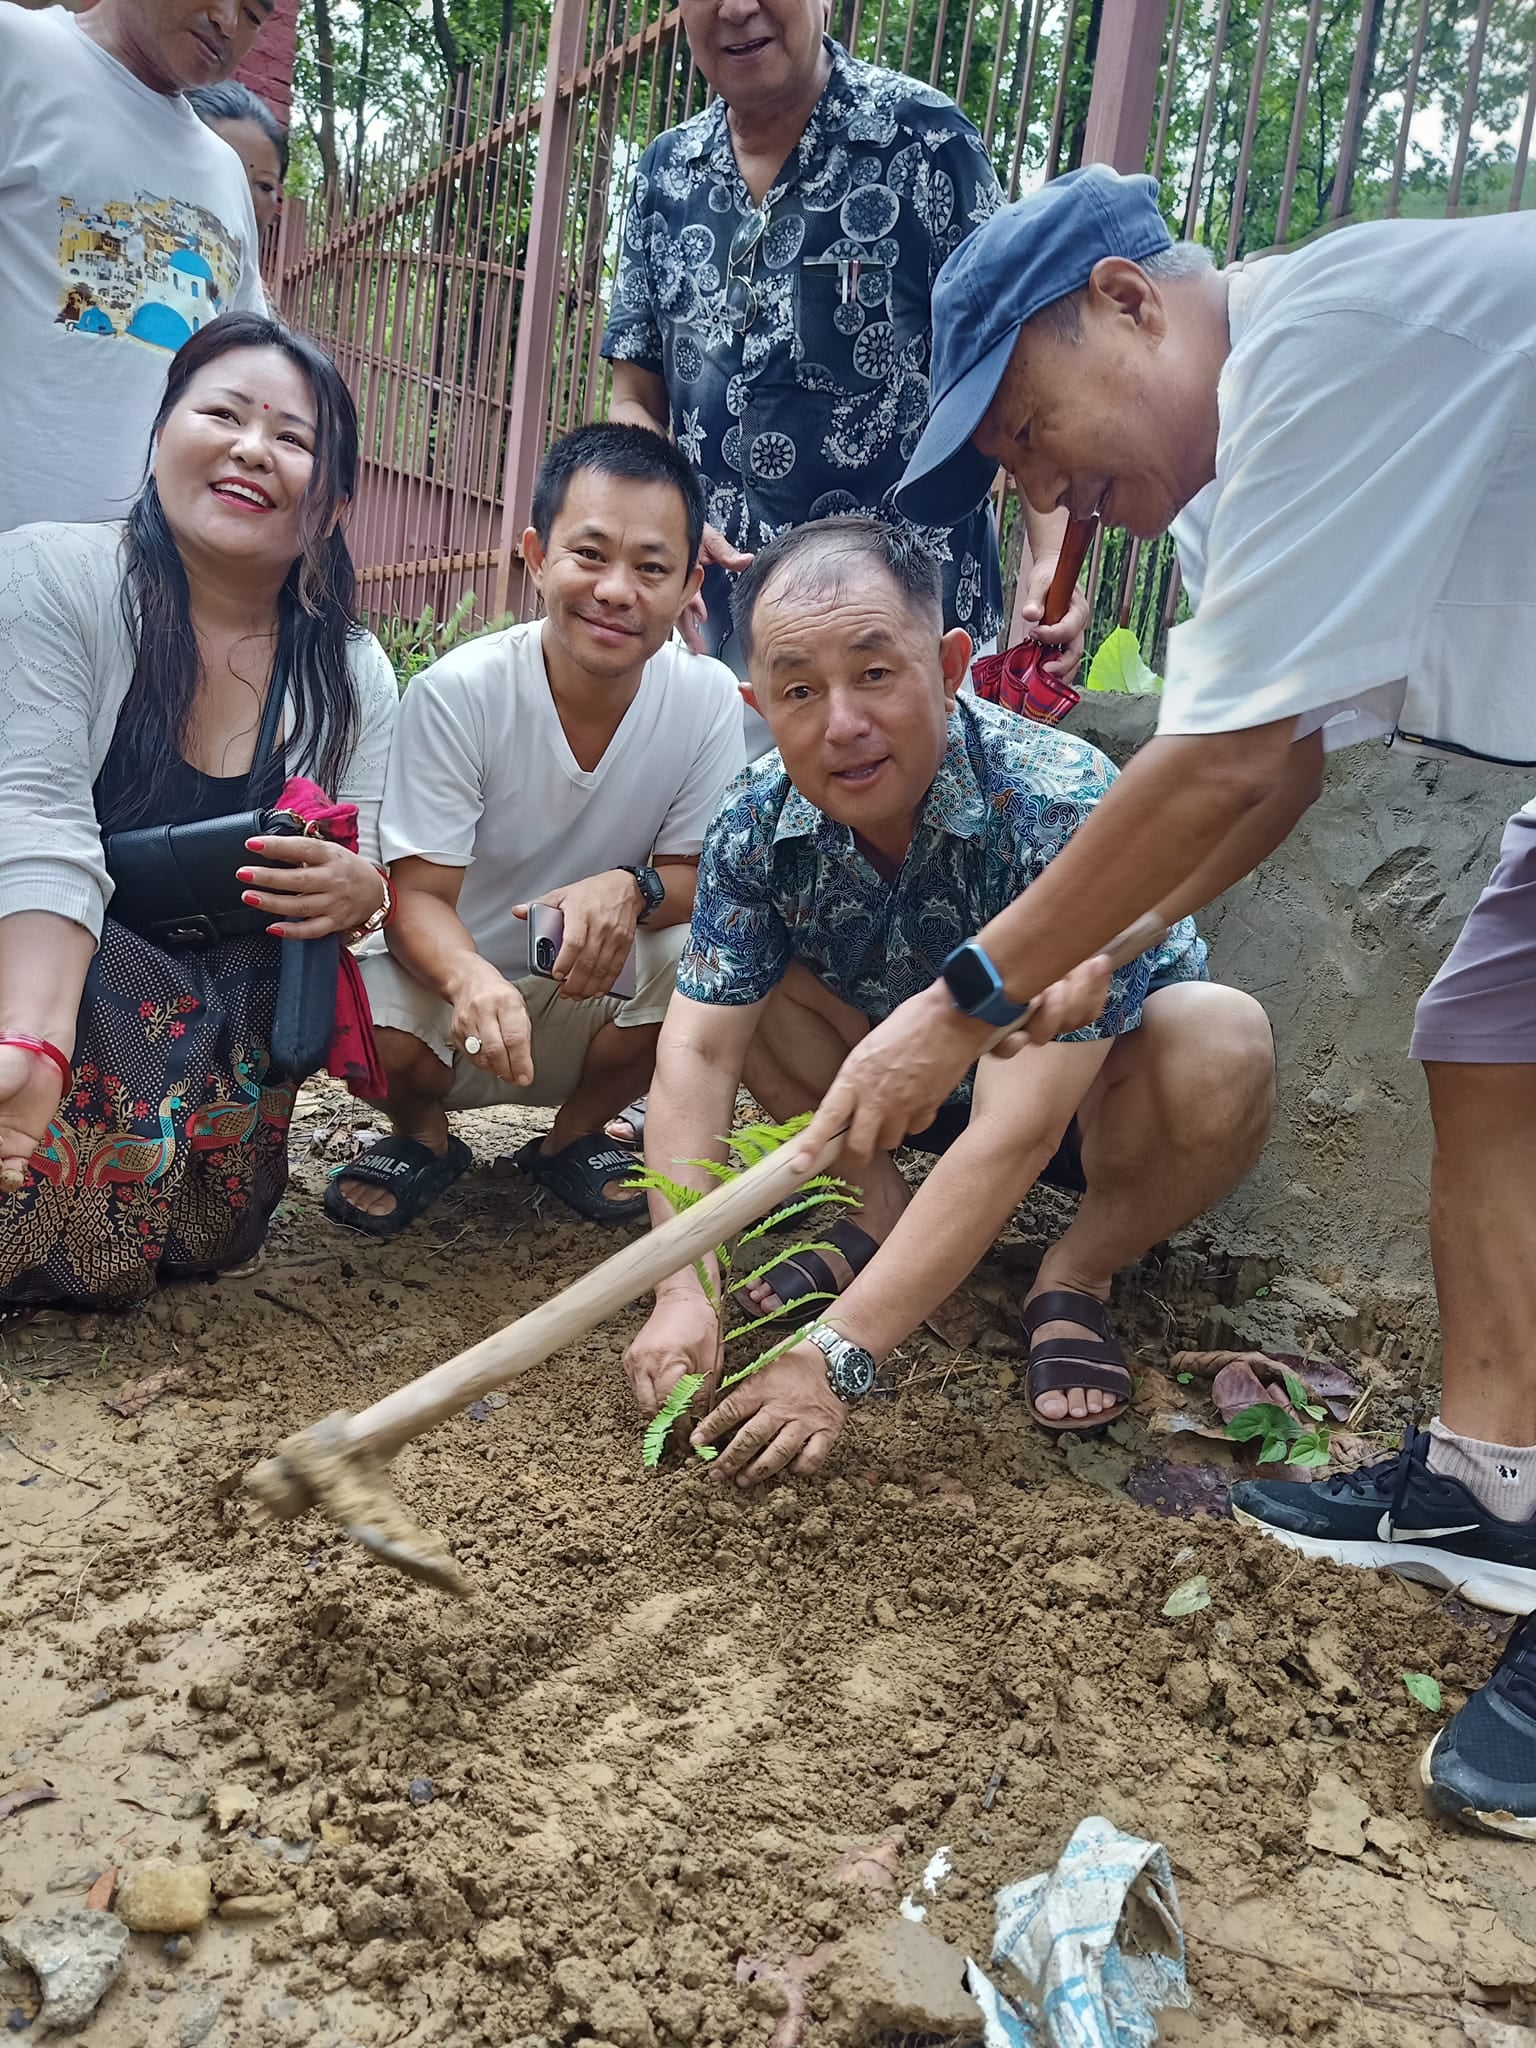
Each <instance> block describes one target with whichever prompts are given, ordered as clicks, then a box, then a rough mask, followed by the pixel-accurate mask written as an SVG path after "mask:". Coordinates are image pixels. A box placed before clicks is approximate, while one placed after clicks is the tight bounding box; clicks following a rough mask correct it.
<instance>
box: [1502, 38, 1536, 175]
mask: <svg viewBox="0 0 1536 2048" xmlns="http://www.w3.org/2000/svg"><path fill="white" fill-rule="evenodd" d="M1533 118H1536V41H1533V43H1532V46H1531V75H1530V78H1529V80H1528V81H1527V83H1526V88H1525V118H1524V119H1523V120H1522V121H1521V123H1520V146H1519V148H1518V149H1517V150H1516V151H1515V167H1514V171H1513V174H1512V175H1511V178H1510V181H1509V210H1510V212H1511V213H1514V212H1515V211H1516V210H1517V209H1518V207H1519V205H1520V195H1521V193H1522V192H1523V191H1524V189H1525V168H1526V165H1527V164H1528V163H1529V162H1530V160H1531V123H1532V120H1533Z"/></svg>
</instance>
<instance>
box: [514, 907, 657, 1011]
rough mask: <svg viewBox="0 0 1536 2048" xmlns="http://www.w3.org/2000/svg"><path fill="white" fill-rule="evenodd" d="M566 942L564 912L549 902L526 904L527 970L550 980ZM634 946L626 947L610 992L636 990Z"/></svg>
mask: <svg viewBox="0 0 1536 2048" xmlns="http://www.w3.org/2000/svg"><path fill="white" fill-rule="evenodd" d="M564 943H565V915H564V913H563V912H562V911H559V910H556V909H555V908H554V907H553V905H552V904H548V903H530V904H529V906H528V972H529V973H530V974H542V975H544V976H545V977H546V978H547V979H549V980H553V979H554V973H555V962H556V961H557V960H558V959H559V958H560V948H561V947H562V946H563V945H564ZM635 987H636V980H635V949H634V947H633V946H631V947H630V949H629V954H628V956H627V958H626V959H625V961H624V965H623V966H622V967H621V968H620V969H619V971H618V974H617V976H616V977H615V980H614V984H613V987H612V988H611V989H610V990H609V994H610V995H615V996H623V997H624V998H625V999H626V1000H628V998H629V997H631V996H632V995H633V994H634V993H635Z"/></svg>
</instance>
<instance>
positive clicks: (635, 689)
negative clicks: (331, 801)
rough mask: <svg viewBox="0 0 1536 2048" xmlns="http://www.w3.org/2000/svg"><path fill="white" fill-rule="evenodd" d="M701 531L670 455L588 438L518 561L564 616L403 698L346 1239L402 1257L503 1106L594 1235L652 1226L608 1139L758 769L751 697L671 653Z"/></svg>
mask: <svg viewBox="0 0 1536 2048" xmlns="http://www.w3.org/2000/svg"><path fill="white" fill-rule="evenodd" d="M703 530H704V492H703V487H702V485H701V484H700V482H699V480H698V477H697V474H696V473H695V471H694V469H693V466H692V465H691V463H689V461H688V460H687V458H686V457H685V456H684V455H682V454H681V453H679V451H678V450H677V449H676V448H674V447H673V446H672V445H671V444H670V443H669V442H666V441H663V440H662V439H661V438H660V437H659V436H658V435H656V434H653V433H650V432H649V431H648V430H646V429H645V428H643V427H632V426H620V425H614V424H611V423H609V424H598V425H594V426H586V427H579V428H578V429H577V430H576V431H575V432H574V433H573V434H569V435H567V436H566V438H565V439H564V440H562V441H558V442H556V444H555V445H554V447H553V448H551V450H550V451H549V453H548V455H547V456H546V457H545V458H544V463H543V467H542V468H541V470H540V472H539V476H538V480H537V483H536V484H535V487H534V494H533V524H532V526H531V527H530V528H529V530H528V532H527V533H525V534H524V536H523V552H524V558H525V560H526V561H527V562H528V564H529V566H530V568H531V569H532V571H533V573H534V577H535V580H536V581H537V583H538V586H539V589H540V592H541V594H542V596H543V599H544V605H545V610H546V614H547V615H546V617H545V618H544V619H542V620H533V621H531V622H530V623H529V624H527V625H521V626H512V627H510V628H508V629H507V630H506V631H504V632H497V633H487V634H485V635H483V636H482V637H481V638H480V639H477V640H473V641H470V642H469V643H468V644H467V645H466V646H464V647H460V648H457V649H455V650H454V652H453V653H451V654H449V655H445V656H444V658H443V659H442V660H441V661H439V662H437V663H436V664H434V666H433V667H432V668H430V669H428V670H427V671H426V672H425V673H424V674H423V675H421V676H418V677H417V679H416V680H415V682H413V683H412V684H411V686H410V688H409V689H408V690H407V691H406V693H405V699H404V702H403V703H402V705H401V710H400V723H399V726H398V728H397V733H396V742H395V746H394V748H393V751H392V753H391V756H390V766H389V775H388V778H387V781H386V785H385V792H384V804H383V809H382V812H381V815H380V820H379V833H380V840H381V844H382V847H383V851H384V855H385V858H386V859H387V860H388V861H389V862H390V863H391V875H392V879H393V882H394V886H395V895H396V902H397V905H398V909H397V912H396V915H395V919H394V922H393V923H392V925H391V926H390V929H389V933H388V943H389V950H388V952H387V953H381V952H375V953H373V954H371V955H369V956H368V957H365V958H364V961H363V974H364V977H365V979H366V981H367V985H368V997H369V1002H370V1004H371V1006H372V1010H373V1018H374V1025H375V1028H376V1032H377V1040H378V1048H379V1054H380V1059H381V1061H382V1064H383V1066H384V1070H385V1073H386V1074H387V1076H388V1078H389V1094H388V1098H387V1100H386V1103H385V1107H386V1108H387V1110H388V1112H389V1117H390V1121H391V1123H392V1125H393V1135H392V1136H390V1137H388V1138H386V1139H384V1140H382V1141H381V1142H380V1143H379V1144H377V1145H375V1146H373V1147H372V1148H371V1149H370V1150H369V1151H367V1152H365V1153H364V1154H363V1155H362V1157H361V1158H360V1159H358V1160H356V1161H355V1162H353V1163H352V1164H351V1165H349V1166H346V1167H344V1168H342V1169H341V1170H340V1171H339V1172H338V1173H337V1174H336V1175H335V1176H334V1177H333V1179H332V1182H331V1185H330V1188H329V1189H328V1190H327V1195H326V1210H327V1213H328V1214H329V1215H330V1216H331V1217H332V1218H333V1219H334V1220H335V1221H337V1222H341V1223H346V1224H348V1225H350V1226H351V1227H352V1228H354V1229H357V1230H363V1231H366V1232H368V1233H369V1234H371V1235H373V1236H376V1237H393V1236H395V1235H396V1233H397V1232H399V1231H400V1230H403V1229H404V1228H405V1227H406V1225H407V1224H409V1223H410V1222H411V1221H412V1220H413V1219H414V1218H415V1217H417V1216H419V1215H420V1214H421V1213H422V1211H423V1210H424V1209H426V1208H427V1207H428V1206H429V1205H430V1204H431V1203H432V1202H433V1201H435V1200H436V1198H437V1197H438V1196H439V1195H440V1194H441V1193H442V1192H443V1190H444V1189H445V1188H446V1187H448V1186H449V1185H451V1183H452V1182H453V1181H454V1180H456V1179H457V1178H458V1176H459V1175H460V1174H461V1173H463V1172H464V1171H465V1169H466V1168H467V1167H468V1166H469V1165H470V1163H471V1159H470V1152H469V1148H468V1146H467V1145H466V1144H465V1143H464V1142H463V1140H462V1139H460V1138H458V1137H456V1136H455V1135H453V1133H452V1131H451V1129H450V1126H449V1121H448V1113H449V1112H450V1111H452V1110H455V1109H480V1108H485V1107H487V1106H489V1105H491V1104H494V1103H520V1104H525V1105H531V1106H534V1107H542V1108H551V1109H555V1110H556V1111H557V1115H556V1117H555V1120H554V1123H553V1125H552V1126H551V1128H550V1130H549V1132H548V1134H547V1135H546V1136H545V1137H544V1138H543V1139H538V1138H535V1139H533V1140H532V1141H531V1142H530V1143H529V1144H527V1145H525V1146H524V1147H523V1149H522V1150H521V1151H520V1152H519V1153H518V1154H517V1160H518V1163H519V1165H521V1166H522V1168H523V1169H524V1171H525V1172H527V1173H529V1174H531V1175H532V1177H533V1178H534V1179H535V1180H537V1181H539V1182H540V1183H542V1184H543V1185H544V1186H546V1187H549V1188H550V1189H552V1190H553V1191H554V1192H555V1193H556V1194H558V1195H559V1196H560V1197H561V1198H562V1199H563V1200H564V1201H566V1202H568V1203H569V1204H570V1205H571V1206H572V1207H573V1208H575V1209H576V1210H577V1211H578V1212H579V1213H580V1214H581V1215H583V1216H586V1217H588V1218H590V1219H591V1220H592V1221H594V1222H603V1223H609V1222H613V1223H618V1222H626V1221H629V1220H630V1219H632V1218H635V1217H638V1216H641V1215H643V1214H644V1210H645V1198H644V1196H643V1195H633V1194H627V1193H625V1192H624V1186H623V1184H624V1183H625V1181H627V1180H628V1179H629V1178H630V1176H631V1175H632V1174H633V1172H634V1169H635V1165H636V1155H635V1153H634V1152H633V1151H632V1150H630V1149H628V1148H626V1147H623V1146H619V1145H615V1144H614V1143H613V1141H612V1140H611V1139H608V1138H606V1137H604V1136H603V1134H602V1126H603V1124H604V1122H605V1121H606V1120H607V1119H609V1118H611V1117H613V1116H614V1115H615V1113H616V1112H617V1111H618V1110H619V1109H621V1108H622V1107H623V1105H624V1104H625V1103H627V1102H628V1101H629V1100H630V1099H631V1097H633V1096H636V1095H640V1094H643V1093H644V1091H645V1089H646V1087H647V1086H648V1085H649V1082H650V1078H651V1069H652V1066H653V1064H654V1061H655V1052H656V1040H657V1037H658V1035H659V1032H660V1028H661V1020H662V1016H663V1014H664V1012H665V1010H666V1006H667V1003H668V1001H669V999H670V997H671V994H672V987H673V982H674V980H675V977H676V971H677V960H678V956H679V954H680V953H681V951H682V944H683V941H684V939H685V938H686V937H687V934H688V921H689V918H690V917H691V915H692V912H693V891H694V883H695V880H696V878H697V874H698V864H699V851H700V848H701V847H702V845H703V842H704V828H705V827H706V825H707V824H708V823H709V820H710V818H711V817H712V816H713V814H714V811H715V808H716V806H717V805H718V803H719V801H720V798H721V796H722V795H723V794H724V791H725V788H726V785H727V784H728V783H729V782H730V781H731V780H732V778H733V777H734V776H735V775H737V774H738V773H739V772H740V770H741V769H742V767H743V766H744V764H745V754H744V749H743V745H742V736H741V699H740V697H739V695H738V693H737V687H736V679H735V677H734V676H733V675H732V674H731V672H730V670H729V669H728V668H726V667H725V666H724V664H723V663H721V662H717V661H713V660H709V659H707V658H706V657H704V656H702V655H696V654H691V653H690V652H689V651H688V650H687V649H686V648H685V647H684V646H683V645H682V643H681V642H680V641H679V640H677V639H674V638H673V628H674V626H675V624H676V622H677V618H678V615H679V613H680V612H681V610H682V608H683V606H684V605H685V604H686V603H687V602H688V599H689V598H690V597H691V596H692V595H693V593H694V592H695V591H696V590H697V589H698V587H699V581H700V574H701V572H700V569H699V544H700V539H701V536H702V534H703ZM536 904H544V905H548V906H550V907H552V908H553V909H556V910H558V911H559V912H560V915H561V917H562V919H563V924H564V930H563V938H562V941H561V944H560V946H559V950H558V953H557V955H556V957H555V958H554V961H553V972H552V974H544V973H538V972H530V964H531V963H530V954H529V915H528V913H529V909H530V906H533V905H536ZM631 956H633V957H632V959H631ZM627 969H628V972H627V971H626V970H627ZM629 973H632V974H633V978H634V984H635V985H634V992H633V994H632V995H630V996H627V997H626V996H625V995H622V994H619V993H617V992H616V990H617V989H618V988H619V987H622V986H624V985H626V984H627V982H628V979H629Z"/></svg>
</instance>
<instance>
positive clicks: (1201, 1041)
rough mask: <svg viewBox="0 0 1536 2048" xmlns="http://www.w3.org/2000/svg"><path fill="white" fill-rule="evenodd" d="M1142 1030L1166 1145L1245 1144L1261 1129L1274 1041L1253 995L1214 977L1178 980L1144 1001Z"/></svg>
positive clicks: (1269, 1101) (1270, 1106) (1266, 1116)
mask: <svg viewBox="0 0 1536 2048" xmlns="http://www.w3.org/2000/svg"><path fill="white" fill-rule="evenodd" d="M1170 998H1174V999H1176V1000H1172V1001H1170V1000H1169V999H1170ZM1142 1031H1144V1032H1145V1033H1146V1037H1145V1040H1144V1042H1143V1045H1142V1047H1141V1048H1139V1050H1140V1051H1141V1053H1142V1054H1143V1056H1144V1057H1145V1058H1146V1059H1147V1060H1148V1061H1149V1063H1150V1067H1151V1072H1150V1074H1149V1079H1150V1080H1151V1081H1152V1083H1153V1086H1154V1088H1155V1090H1156V1095H1157V1099H1158V1101H1159V1103H1160V1104H1161V1106H1162V1109H1163V1114H1164V1117H1165V1120H1166V1122H1167V1125H1168V1132H1167V1136H1168V1140H1169V1142H1170V1143H1172V1144H1173V1145H1176V1146H1181V1147H1184V1148H1188V1149H1195V1148H1199V1149H1201V1150H1206V1149H1210V1148H1212V1147H1219V1146H1222V1145H1233V1146H1236V1145H1238V1144H1243V1145H1251V1144H1252V1143H1253V1142H1254V1139H1255V1136H1256V1135H1257V1136H1258V1137H1262V1136H1263V1134H1264V1132H1266V1131H1267V1130H1268V1128H1269V1121H1270V1117H1271V1115H1272V1114H1273V1110H1274V1098H1275V1041H1274V1035H1273V1033H1272V1032H1271V1030H1270V1025H1269V1019H1268V1017H1267V1016H1266V1015H1265V1014H1264V1009H1263V1006H1262V1005H1261V1004H1260V1003H1258V1002H1256V1001H1255V1000H1254V998H1253V997H1252V996H1250V995H1248V994H1246V993H1245V992H1244V991H1243V990H1242V989H1236V988H1224V987H1222V986H1220V985H1219V984H1218V983H1215V982H1188V983H1182V984H1180V985H1178V986H1177V987H1175V988H1171V989H1166V990H1163V991H1160V992H1159V994H1158V995H1156V996H1154V997H1151V998H1149V999H1148V1002H1147V1006H1146V1010H1145V1012H1144V1017H1143V1025H1142ZM1134 1036H1135V1037H1136V1038H1141V1036H1142V1032H1140V1031H1139V1032H1137V1033H1136V1034H1134Z"/></svg>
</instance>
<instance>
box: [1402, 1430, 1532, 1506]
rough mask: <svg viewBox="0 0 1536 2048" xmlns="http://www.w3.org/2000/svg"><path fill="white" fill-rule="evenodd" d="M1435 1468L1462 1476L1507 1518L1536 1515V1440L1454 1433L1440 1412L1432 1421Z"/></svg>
mask: <svg viewBox="0 0 1536 2048" xmlns="http://www.w3.org/2000/svg"><path fill="white" fill-rule="evenodd" d="M1429 1436H1430V1444H1429V1457H1428V1459H1427V1463H1428V1465H1429V1469H1430V1471H1431V1472H1439V1473H1441V1474H1443V1476H1444V1477H1445V1478H1447V1479H1459V1480H1460V1481H1461V1483H1462V1485H1463V1486H1464V1487H1465V1488H1466V1489H1467V1491H1468V1493H1470V1494H1471V1495H1472V1497H1473V1498H1474V1499H1475V1500H1478V1501H1480V1502H1481V1503H1482V1505H1483V1506H1484V1507H1485V1508H1486V1509H1487V1510H1488V1512H1489V1514H1491V1515H1497V1516H1498V1517H1499V1519H1500V1520H1501V1521H1504V1522H1528V1521H1530V1520H1531V1518H1532V1517H1533V1516H1536V1444H1484V1443H1479V1442H1478V1440H1477V1438H1476V1437H1475V1436H1453V1435H1452V1434H1451V1432H1450V1430H1448V1429H1447V1428H1446V1426H1445V1424H1444V1423H1443V1422H1442V1421H1441V1420H1440V1418H1439V1416H1438V1415H1437V1416H1436V1417H1435V1418H1434V1420H1433V1421H1432V1422H1431V1423H1430V1425H1429Z"/></svg>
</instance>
